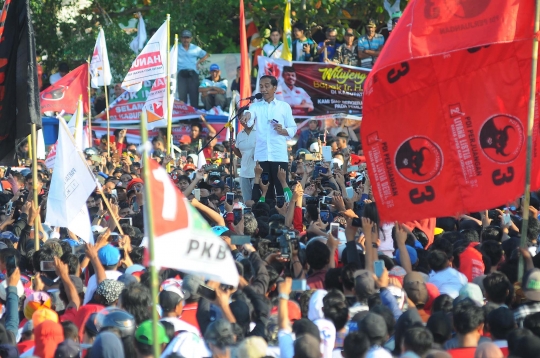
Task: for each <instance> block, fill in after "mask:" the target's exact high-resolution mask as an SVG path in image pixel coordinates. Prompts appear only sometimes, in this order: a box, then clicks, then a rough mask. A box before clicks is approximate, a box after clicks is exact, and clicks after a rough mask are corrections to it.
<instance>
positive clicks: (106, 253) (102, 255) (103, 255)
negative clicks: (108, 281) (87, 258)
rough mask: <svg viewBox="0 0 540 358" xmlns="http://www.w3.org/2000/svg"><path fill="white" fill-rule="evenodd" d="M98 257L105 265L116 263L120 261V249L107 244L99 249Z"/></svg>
mask: <svg viewBox="0 0 540 358" xmlns="http://www.w3.org/2000/svg"><path fill="white" fill-rule="evenodd" d="M98 258H99V261H100V262H101V264H102V265H104V266H112V265H116V264H117V263H118V261H120V250H118V249H117V248H116V247H114V246H112V245H105V246H103V247H102V248H101V249H99V251H98Z"/></svg>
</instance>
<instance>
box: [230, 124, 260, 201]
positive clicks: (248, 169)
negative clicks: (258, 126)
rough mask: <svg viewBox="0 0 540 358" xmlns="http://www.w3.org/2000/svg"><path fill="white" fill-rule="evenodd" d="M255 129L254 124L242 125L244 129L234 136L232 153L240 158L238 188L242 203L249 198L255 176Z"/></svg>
mask: <svg viewBox="0 0 540 358" xmlns="http://www.w3.org/2000/svg"><path fill="white" fill-rule="evenodd" d="M256 140H257V131H256V130H255V128H254V126H252V127H244V130H243V131H241V132H240V133H238V135H237V136H236V143H235V145H234V154H236V155H237V156H238V157H239V158H241V159H242V161H241V163H240V189H241V190H242V196H243V197H244V203H245V202H247V201H249V200H251V191H252V190H253V178H254V177H255V160H254V159H253V157H254V154H255V143H256Z"/></svg>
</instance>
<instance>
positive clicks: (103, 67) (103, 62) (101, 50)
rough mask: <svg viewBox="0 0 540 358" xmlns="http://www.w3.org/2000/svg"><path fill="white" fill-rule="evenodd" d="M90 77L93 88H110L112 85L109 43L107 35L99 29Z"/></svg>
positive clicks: (91, 62)
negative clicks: (106, 40)
mask: <svg viewBox="0 0 540 358" xmlns="http://www.w3.org/2000/svg"><path fill="white" fill-rule="evenodd" d="M90 75H91V76H92V80H91V81H90V82H91V83H92V87H93V88H98V87H103V86H109V85H110V84H111V78H112V77H111V67H110V66H109V56H108V55H107V43H106V42H105V33H104V32H103V29H99V34H98V37H97V40H96V45H95V46H94V53H93V54H92V61H90Z"/></svg>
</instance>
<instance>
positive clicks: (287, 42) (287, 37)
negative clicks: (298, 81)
mask: <svg viewBox="0 0 540 358" xmlns="http://www.w3.org/2000/svg"><path fill="white" fill-rule="evenodd" d="M291 31H292V28H291V1H290V0H288V1H287V5H286V6H285V16H284V18H283V50H282V51H281V58H282V59H284V60H287V61H292V51H291V48H292V47H291V46H292V40H291Z"/></svg>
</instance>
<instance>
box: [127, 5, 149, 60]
mask: <svg viewBox="0 0 540 358" xmlns="http://www.w3.org/2000/svg"><path fill="white" fill-rule="evenodd" d="M146 39H147V36H146V25H145V24H144V20H143V17H142V15H141V13H140V12H139V23H138V25H137V36H135V38H134V39H133V41H131V43H130V44H129V48H131V50H133V52H135V54H136V55H137V54H139V51H140V50H142V49H143V48H144V43H145V42H146Z"/></svg>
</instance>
